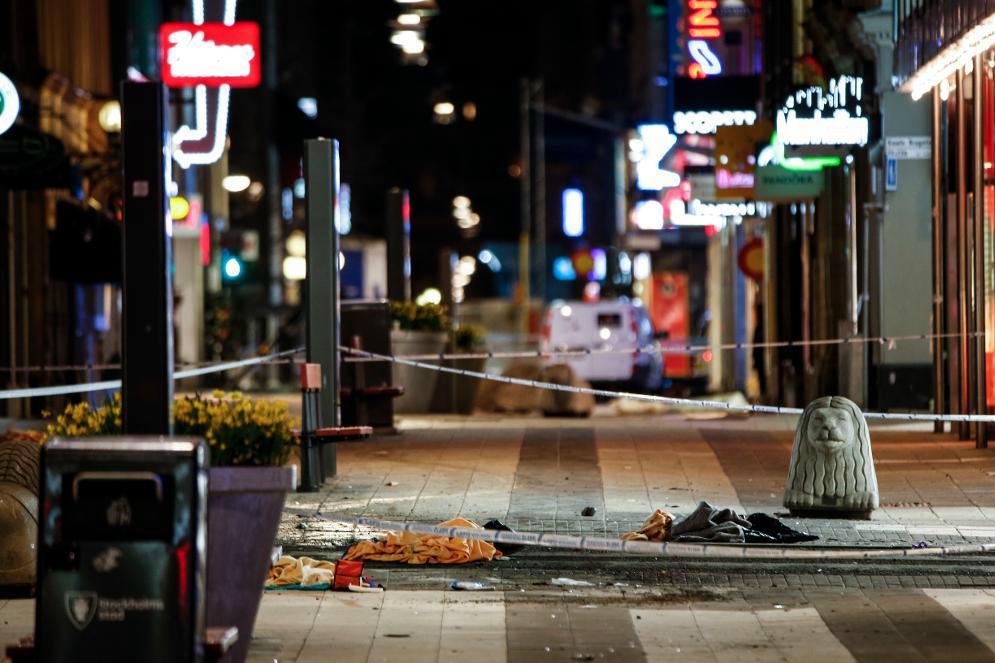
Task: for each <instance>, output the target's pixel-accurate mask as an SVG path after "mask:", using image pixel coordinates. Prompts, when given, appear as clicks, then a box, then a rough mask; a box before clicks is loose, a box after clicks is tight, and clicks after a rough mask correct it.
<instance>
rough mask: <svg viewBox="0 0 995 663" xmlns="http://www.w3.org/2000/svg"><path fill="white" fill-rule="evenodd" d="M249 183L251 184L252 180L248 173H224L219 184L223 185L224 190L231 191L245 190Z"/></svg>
mask: <svg viewBox="0 0 995 663" xmlns="http://www.w3.org/2000/svg"><path fill="white" fill-rule="evenodd" d="M250 184H252V180H251V179H250V178H249V176H248V175H225V177H224V179H222V180H221V186H222V187H224V189H225V191H229V192H231V193H239V192H241V191H245V190H246V189H248V188H249V185H250Z"/></svg>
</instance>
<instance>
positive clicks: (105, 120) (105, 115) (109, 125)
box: [97, 99, 121, 134]
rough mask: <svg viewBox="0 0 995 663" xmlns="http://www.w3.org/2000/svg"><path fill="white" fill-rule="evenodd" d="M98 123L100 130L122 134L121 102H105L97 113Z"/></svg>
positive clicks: (111, 100) (114, 100)
mask: <svg viewBox="0 0 995 663" xmlns="http://www.w3.org/2000/svg"><path fill="white" fill-rule="evenodd" d="M97 122H98V123H100V128H101V129H103V130H104V131H106V132H107V133H109V134H116V133H120V132H121V102H120V101H118V100H117V99H110V100H108V101H105V102H104V105H103V106H101V107H100V110H99V111H98V112H97Z"/></svg>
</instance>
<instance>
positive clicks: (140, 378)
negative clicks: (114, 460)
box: [121, 81, 173, 435]
mask: <svg viewBox="0 0 995 663" xmlns="http://www.w3.org/2000/svg"><path fill="white" fill-rule="evenodd" d="M121 97H122V104H121V110H122V116H121V117H122V122H123V125H122V129H123V131H122V140H123V160H122V161H123V170H124V174H123V181H124V278H123V281H124V284H123V286H124V287H123V290H124V292H123V295H124V296H123V300H124V306H123V314H122V317H123V328H124V333H123V334H122V341H121V349H122V352H121V364H122V388H121V393H122V415H121V418H122V423H123V427H124V432H125V433H146V434H153V435H171V434H172V432H173V417H172V403H173V287H172V278H171V275H170V266H171V263H172V243H171V239H172V238H171V237H170V235H171V232H170V228H169V226H168V223H169V216H168V214H169V208H168V207H167V197H166V172H167V171H166V169H167V168H168V167H169V159H170V157H169V152H168V150H166V149H165V146H166V145H167V144H168V142H167V141H168V138H167V134H168V132H169V121H168V120H167V118H166V108H167V107H168V106H167V102H166V88H165V86H163V85H162V84H161V83H137V82H131V81H128V82H125V83H124V84H122V86H121Z"/></svg>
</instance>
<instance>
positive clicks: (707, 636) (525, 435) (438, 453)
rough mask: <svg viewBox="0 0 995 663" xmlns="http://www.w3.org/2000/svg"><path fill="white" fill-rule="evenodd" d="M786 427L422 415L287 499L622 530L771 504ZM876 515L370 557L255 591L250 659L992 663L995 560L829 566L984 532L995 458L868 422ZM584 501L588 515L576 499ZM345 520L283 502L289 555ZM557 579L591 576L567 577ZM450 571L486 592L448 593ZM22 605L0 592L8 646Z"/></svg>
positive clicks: (349, 449)
mask: <svg viewBox="0 0 995 663" xmlns="http://www.w3.org/2000/svg"><path fill="white" fill-rule="evenodd" d="M792 427H793V421H792V420H790V419H788V418H781V417H751V418H737V419H724V420H715V421H688V420H687V419H685V418H684V417H683V416H681V415H677V414H672V415H664V416H656V417H596V418H593V419H589V420H552V419H541V418H522V417H495V416H486V417H484V416H477V417H464V418H458V417H431V418H428V417H417V418H407V419H405V420H403V421H402V425H401V433H400V434H399V435H396V436H387V437H378V438H376V439H374V440H373V441H370V442H367V443H363V444H353V445H341V446H340V449H339V470H340V474H339V476H338V478H336V479H335V480H334V481H332V482H330V483H329V484H328V485H327V486H326V488H325V490H323V491H322V492H320V493H316V494H311V495H303V494H297V495H292V496H290V498H289V500H288V502H289V503H291V504H296V505H299V506H301V507H304V508H319V507H320V508H321V510H322V511H323V512H325V513H332V512H335V513H343V514H349V515H369V516H375V517H380V518H388V519H395V520H401V521H410V522H437V521H441V520H445V519H448V518H451V517H454V516H457V515H459V516H463V517H466V518H470V519H471V520H475V521H476V522H479V523H482V522H484V521H486V520H488V519H490V518H494V517H497V518H501V519H503V520H505V522H506V523H508V524H509V525H511V526H512V527H514V528H516V529H520V530H527V531H547V532H558V533H584V534H588V535H591V534H593V535H602V536H605V535H607V536H612V537H615V536H618V534H619V533H621V532H623V531H626V530H628V529H633V528H636V527H638V525H639V524H641V522H642V520H643V518H644V517H645V516H646V515H647V514H648V513H649V512H650V511H651V510H652V509H653V508H654V507H660V508H663V509H668V510H671V511H672V512H675V513H678V514H679V513H686V512H688V511H690V510H691V509H692V508H693V507H694V506H695V505H696V504H697V502H698V501H699V500H703V499H704V500H708V501H710V502H712V503H713V504H716V505H721V506H731V507H734V508H736V509H739V510H741V511H742V512H744V513H750V512H752V511H757V510H762V511H766V512H768V513H775V514H778V513H781V512H782V510H783V509H782V507H781V506H780V493H781V490H782V487H783V479H784V477H785V476H786V474H787V462H788V454H789V452H790V445H791V433H792ZM872 439H873V444H874V447H873V448H874V454H875V458H876V466H877V471H878V479H879V483H880V486H881V498H882V503H883V507H882V508H881V509H880V510H878V511H876V512H875V513H874V515H873V517H872V518H871V519H870V520H865V521H852V520H829V519H795V518H786V520H787V522H788V523H789V524H792V525H795V526H798V527H800V528H802V529H806V530H808V531H812V532H814V533H816V534H819V535H820V536H821V537H823V538H822V540H820V541H819V542H817V544H815V545H819V546H827V551H829V552H827V555H826V556H825V557H824V558H817V559H814V560H810V561H797V562H796V561H789V560H773V561H767V560H735V559H717V558H687V557H667V558H663V557H649V556H638V557H635V556H622V555H615V554H595V553H583V552H578V551H572V550H553V549H548V548H529V549H526V550H525V551H523V552H521V553H519V554H516V555H514V556H512V557H511V558H510V559H507V560H501V561H495V562H490V563H476V564H468V565H463V566H453V567H413V566H406V565H388V564H368V565H367V573H369V574H371V575H373V576H374V577H375V578H376V579H377V580H378V581H380V582H382V583H383V584H385V585H386V587H387V591H386V592H385V593H383V594H351V593H337V592H289V591H288V592H266V593H265V596H264V598H263V603H262V608H261V612H260V615H259V619H258V621H257V624H256V629H255V633H254V636H253V640H252V644H251V647H250V655H249V660H250V661H253V662H258V663H262V662H264V661H265V662H270V661H279V662H282V661H288V662H289V661H301V662H304V661H327V660H336V661H404V662H405V663H418V662H420V661H433V662H437V661H453V660H468V661H505V660H507V661H515V662H517V661H544V662H546V661H601V660H619V661H654V662H655V661H661V662H662V661H677V660H688V661H707V662H716V663H718V662H721V663H725V662H730V663H732V662H736V663H738V662H740V661H748V662H752V661H784V662H794V661H798V662H800V663H814V662H821V661H827V662H832V663H837V662H839V661H859V662H861V663H864V662H866V663H877V662H879V661H884V662H891V661H896V662H901V663H910V662H911V663H923V662H927V661H928V662H933V661H957V663H968V662H974V661H993V662H995V556H957V557H943V558H940V557H926V558H916V559H915V560H892V559H885V560H860V561H853V560H841V559H834V558H832V556H831V554H830V552H831V550H832V549H833V547H839V546H875V547H879V546H903V547H904V546H908V545H909V544H911V543H913V542H919V541H926V542H927V544H928V545H940V544H956V543H969V542H982V541H985V542H987V541H992V540H993V539H995V450H993V451H987V450H976V449H974V447H973V444H972V443H970V442H961V441H958V440H956V439H954V438H953V437H951V436H950V435H942V436H937V435H933V434H932V433H930V432H928V431H926V430H925V429H922V428H908V427H903V428H897V427H883V428H881V427H877V428H872ZM588 506H590V507H594V508H595V509H596V512H595V515H594V516H593V517H583V516H581V515H580V511H581V510H582V509H583V508H585V507H588ZM372 534H374V532H371V531H363V532H357V531H355V530H354V529H352V528H349V527H342V526H341V525H339V526H336V525H333V524H331V523H326V522H323V521H320V520H316V519H312V518H299V517H297V516H295V515H291V514H287V515H286V516H285V518H284V522H283V524H282V525H281V530H280V535H279V536H280V540H281V543H282V544H283V545H284V546H285V549H286V550H287V551H288V552H292V553H295V554H296V553H301V552H308V553H311V554H316V555H318V556H325V557H327V558H332V559H334V558H335V557H337V555H338V551H340V550H341V547H342V546H343V545H344V544H346V543H348V542H349V541H351V540H354V539H355V538H356V537H357V536H369V535H372ZM557 577H569V578H573V579H575V580H580V581H584V582H588V583H590V585H589V586H580V587H572V588H564V587H559V586H554V585H553V584H552V582H551V581H552V579H554V578H557ZM454 580H474V581H479V582H485V583H488V584H490V585H492V586H493V587H494V589H493V590H492V591H484V592H458V591H454V590H452V589H451V584H452V582H453V581H454ZM32 619H33V601H31V600H29V599H21V600H5V599H2V598H0V641H2V642H6V641H10V640H13V639H15V638H16V637H19V636H21V635H23V634H24V633H27V632H30V630H31V622H32Z"/></svg>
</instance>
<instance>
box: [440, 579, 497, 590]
mask: <svg viewBox="0 0 995 663" xmlns="http://www.w3.org/2000/svg"><path fill="white" fill-rule="evenodd" d="M449 588H450V589H456V590H461V591H464V592H484V591H488V590H492V589H494V585H488V584H485V583H482V582H472V581H469V580H454V581H453V584H451V585H450V586H449Z"/></svg>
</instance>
